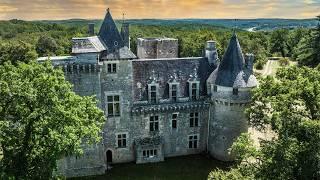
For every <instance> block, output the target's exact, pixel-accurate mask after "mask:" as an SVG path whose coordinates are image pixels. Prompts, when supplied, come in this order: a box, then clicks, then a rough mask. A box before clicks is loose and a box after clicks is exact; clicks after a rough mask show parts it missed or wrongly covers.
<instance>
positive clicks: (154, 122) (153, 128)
mask: <svg viewBox="0 0 320 180" xmlns="http://www.w3.org/2000/svg"><path fill="white" fill-rule="evenodd" d="M149 131H150V132H158V131H159V116H158V115H152V116H150V117H149Z"/></svg>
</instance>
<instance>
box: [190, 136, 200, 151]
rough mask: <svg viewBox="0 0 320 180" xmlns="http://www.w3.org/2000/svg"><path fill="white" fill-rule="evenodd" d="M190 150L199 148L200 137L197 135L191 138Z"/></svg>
mask: <svg viewBox="0 0 320 180" xmlns="http://www.w3.org/2000/svg"><path fill="white" fill-rule="evenodd" d="M189 148H190V149H196V148H198V136H197V135H191V136H189Z"/></svg>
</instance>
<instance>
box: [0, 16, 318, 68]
mask: <svg viewBox="0 0 320 180" xmlns="http://www.w3.org/2000/svg"><path fill="white" fill-rule="evenodd" d="M99 26H100V24H99V23H96V30H98V28H99ZM118 26H121V22H119V21H118ZM236 31H237V34H238V36H239V39H240V43H241V46H242V49H243V51H244V53H253V54H255V56H256V68H258V69H261V68H262V66H263V64H265V62H266V60H267V57H270V56H278V57H279V56H282V57H289V58H291V60H297V61H301V64H309V63H310V62H303V61H305V57H303V56H302V55H301V54H303V52H305V51H306V48H307V47H309V46H310V45H309V44H308V42H310V41H308V39H310V38H312V34H313V33H312V29H309V28H297V29H293V30H289V29H278V30H275V31H266V32H264V31H258V32H248V31H244V30H240V29H237V30H236ZM232 32H233V30H232V29H229V28H225V27H219V26H214V25H205V24H201V25H200V24H192V23H187V24H186V23H180V24H176V25H175V26H170V25H141V24H140V25H139V24H134V25H131V29H130V36H131V47H132V50H133V52H135V51H136V40H137V38H138V37H172V38H177V39H179V49H180V54H179V55H180V56H181V57H188V56H201V55H202V54H203V49H204V46H205V42H206V41H207V40H215V41H216V42H217V47H218V52H219V55H220V56H222V55H223V53H224V50H225V49H226V47H227V45H228V41H229V38H230V36H231V34H232ZM84 36H87V24H83V23H76V22H75V23H65V24H56V23H48V22H26V21H20V20H11V21H2V22H0V50H1V52H6V51H9V50H8V49H10V48H11V49H12V50H14V51H18V50H20V51H21V48H24V49H26V48H27V49H29V50H30V51H31V52H32V53H31V54H34V55H36V56H38V57H40V56H47V55H50V56H53V55H56V56H60V55H69V54H70V52H71V39H72V37H84ZM19 46H20V47H19ZM21 46H22V47H21ZM305 53H308V52H305ZM311 64H312V62H311Z"/></svg>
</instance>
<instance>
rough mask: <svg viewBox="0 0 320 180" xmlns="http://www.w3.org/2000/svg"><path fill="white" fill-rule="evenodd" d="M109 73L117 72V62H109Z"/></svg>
mask: <svg viewBox="0 0 320 180" xmlns="http://www.w3.org/2000/svg"><path fill="white" fill-rule="evenodd" d="M108 73H117V64H116V63H112V64H108Z"/></svg>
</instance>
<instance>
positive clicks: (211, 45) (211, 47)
mask: <svg viewBox="0 0 320 180" xmlns="http://www.w3.org/2000/svg"><path fill="white" fill-rule="evenodd" d="M205 57H206V58H208V62H209V64H210V66H212V65H214V66H215V67H217V66H218V63H219V57H218V52H217V47H216V42H215V41H207V45H206V49H205Z"/></svg>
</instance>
